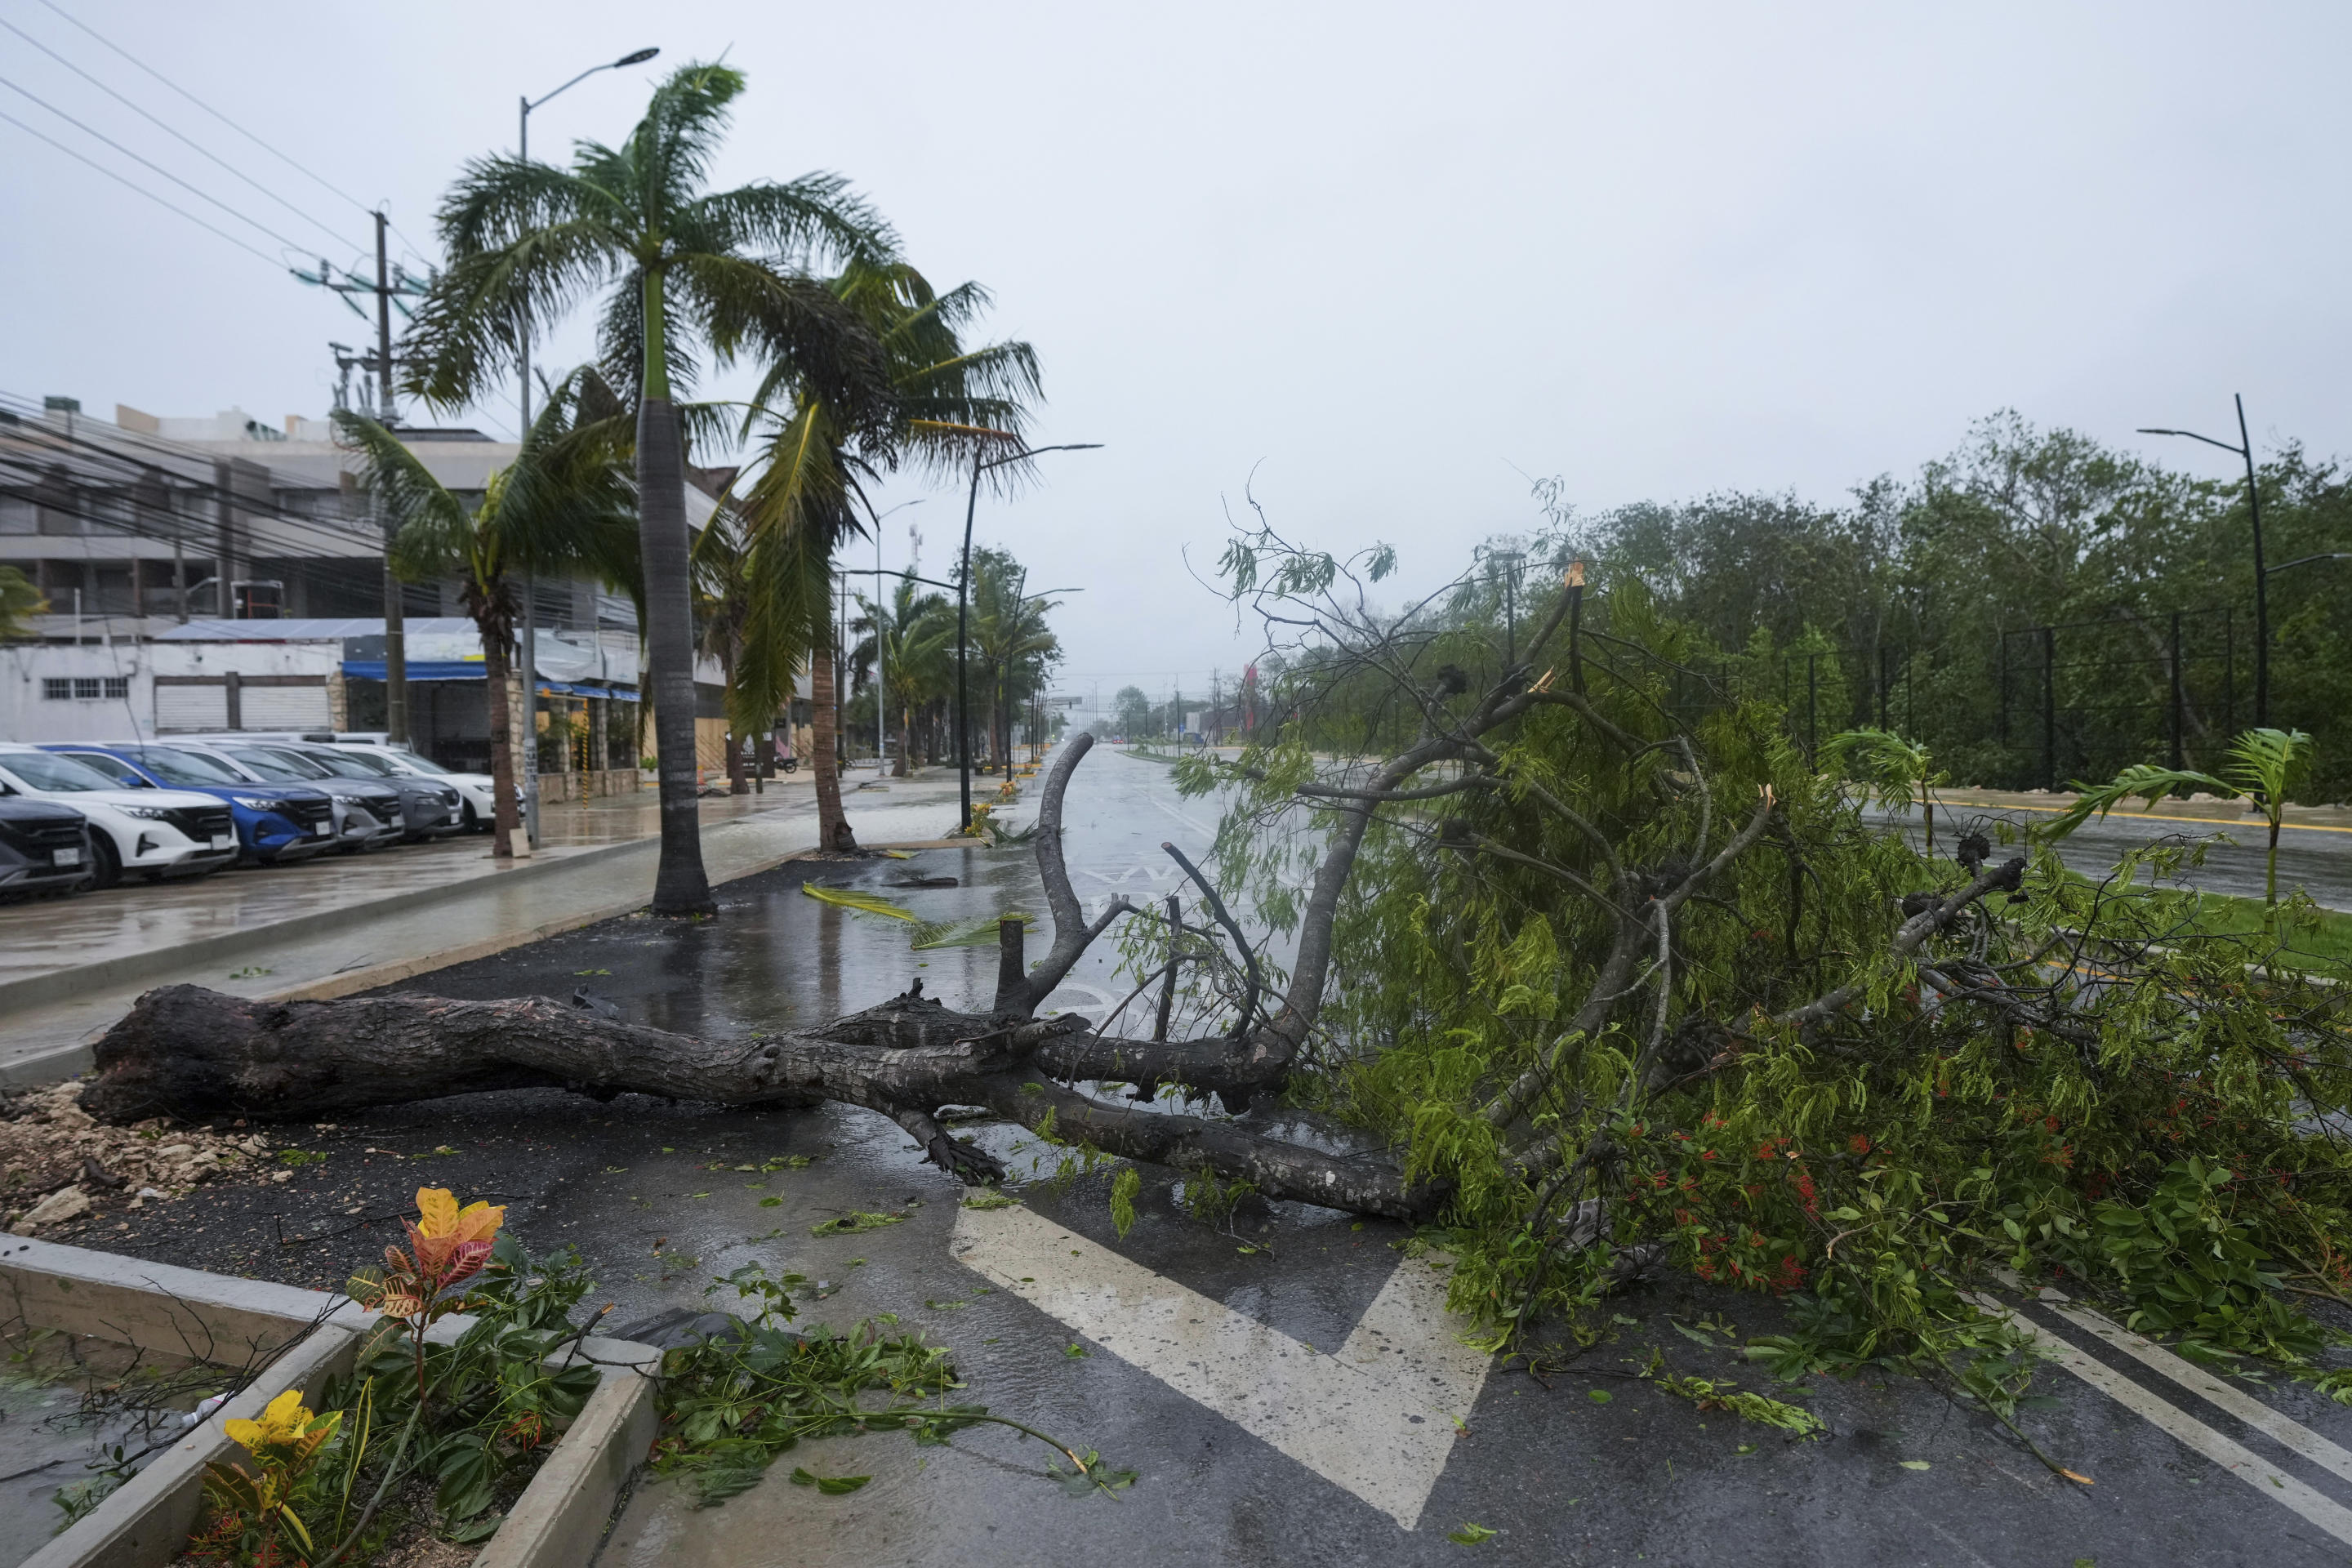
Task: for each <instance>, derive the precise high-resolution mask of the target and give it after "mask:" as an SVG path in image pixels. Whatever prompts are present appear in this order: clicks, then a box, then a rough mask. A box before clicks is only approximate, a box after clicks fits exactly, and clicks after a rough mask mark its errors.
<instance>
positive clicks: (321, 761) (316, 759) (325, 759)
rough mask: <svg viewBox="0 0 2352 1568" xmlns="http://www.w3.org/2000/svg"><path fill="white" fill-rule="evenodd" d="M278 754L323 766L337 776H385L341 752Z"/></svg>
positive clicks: (350, 777)
mask: <svg viewBox="0 0 2352 1568" xmlns="http://www.w3.org/2000/svg"><path fill="white" fill-rule="evenodd" d="M278 755H279V756H281V757H288V758H290V759H292V760H293V761H295V762H298V763H310V765H311V766H312V767H314V768H323V769H325V770H326V771H327V772H328V773H332V774H334V775H335V776H336V777H337V778H346V779H373V778H382V777H383V774H381V773H377V772H375V771H374V770H373V768H363V767H362V766H360V764H359V763H358V761H357V760H356V759H354V758H352V757H350V756H347V755H345V754H344V753H342V752H278Z"/></svg>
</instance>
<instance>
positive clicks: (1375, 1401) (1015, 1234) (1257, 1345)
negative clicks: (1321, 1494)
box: [952, 1207, 1489, 1530]
mask: <svg viewBox="0 0 2352 1568" xmlns="http://www.w3.org/2000/svg"><path fill="white" fill-rule="evenodd" d="M952 1248H953V1252H954V1256H955V1258H956V1259H957V1261H958V1262H961V1263H962V1264H963V1265H964V1266H965V1267H966V1268H971V1269H974V1270H976V1271H977V1272H979V1273H981V1274H983V1275H985V1276H987V1277H988V1278H989V1279H992V1280H993V1281H994V1282H995V1283H996V1284H997V1285H998V1286H999V1287H1000V1288H1002V1289H1004V1290H1007V1291H1009V1292H1010V1293H1012V1294H1013V1295H1015V1296H1018V1297H1020V1298H1021V1299H1022V1300H1025V1301H1028V1302H1030V1303H1031V1304H1032V1305H1034V1306H1035V1307H1037V1308H1039V1309H1040V1310H1044V1311H1045V1312H1046V1313H1048V1314H1050V1315H1051V1316H1053V1317H1055V1318H1057V1319H1059V1320H1060V1321H1062V1322H1064V1323H1066V1324H1068V1325H1069V1326H1070V1327H1071V1328H1072V1329H1074V1330H1076V1331H1078V1332H1079V1333H1082V1334H1084V1335H1086V1336H1087V1338H1088V1339H1090V1340H1092V1341H1094V1342H1096V1343H1097V1344H1098V1345H1100V1346H1102V1348H1103V1349H1105V1350H1107V1351H1108V1352H1111V1353H1112V1354H1113V1355H1116V1356H1118V1358H1119V1359H1120V1360H1121V1361H1124V1362H1126V1363H1129V1365H1131V1366H1134V1367H1136V1368H1138V1369H1139V1370H1140V1371H1142V1372H1145V1373H1150V1375H1151V1376H1153V1377H1155V1378H1157V1379H1159V1380H1160V1382H1161V1383H1164V1384H1167V1385H1168V1386H1169V1387H1171V1388H1172V1389H1174V1390H1175V1391H1176V1392H1177V1393H1179V1394H1183V1395H1184V1396H1185V1397H1186V1398H1188V1399H1192V1400H1195V1401H1197V1402H1198V1403H1200V1404H1202V1405H1206V1406H1207V1407H1208V1408H1209V1409H1211V1410H1213V1411H1214V1412H1216V1413H1217V1414H1218V1415H1222V1416H1223V1417H1224V1418H1225V1419H1226V1420H1228V1421H1231V1422H1233V1423H1234V1425H1236V1426H1240V1427H1241V1428H1243V1429H1244V1431H1246V1432H1248V1433H1250V1434H1251V1435H1252V1436H1255V1437H1258V1438H1260V1439H1261V1440H1263V1441H1265V1442H1266V1443H1268V1444H1270V1445H1272V1446H1273V1447H1276V1448H1277V1449H1279V1450H1280V1451H1281V1452H1283V1453H1284V1454H1286V1455H1288V1456H1289V1457H1290V1458H1293V1459H1296V1460H1297V1461H1298V1462H1299V1463H1300V1464H1302V1465H1305V1466H1306V1467H1307V1468H1309V1469H1311V1470H1313V1471H1314V1472H1315V1473H1316V1474H1318V1475H1319V1476H1321V1477H1323V1478H1324V1479H1326V1480H1328V1481H1331V1482H1333V1483H1334V1484H1336V1485H1338V1486H1341V1487H1344V1488H1346V1489H1348V1490H1349V1491H1350V1492H1353V1493H1354V1494H1355V1495H1356V1496H1358V1497H1360V1498H1361V1499H1363V1500H1365V1501H1366V1502H1368V1503H1370V1504H1371V1505H1372V1506H1373V1507H1374V1508H1377V1509H1379V1510H1381V1512H1383V1513H1385V1514H1387V1515H1388V1516H1389V1517H1390V1518H1391V1519H1393V1520H1395V1521H1397V1523H1398V1524H1400V1525H1402V1526H1403V1527H1404V1528H1405V1529H1407V1530H1411V1529H1412V1528H1413V1527H1414V1525H1415V1524H1417V1523H1418V1522H1419V1521H1420V1519H1421V1510H1422V1507H1423V1504H1425V1503H1426V1502H1427V1501H1428V1500H1429V1494H1430V1492H1431V1490H1432V1489H1433V1488H1434V1487H1435V1486H1436V1485H1437V1479H1438V1477H1439V1476H1441V1475H1442V1474H1444V1469H1445V1461H1446V1458H1447V1456H1448V1455H1449V1454H1450V1453H1451V1452H1452V1450H1453V1447H1454V1423H1455V1421H1456V1420H1457V1419H1461V1420H1466V1419H1468V1417H1469V1415H1470V1412H1471V1409H1472V1407H1473V1406H1474V1405H1475V1404H1476V1403H1477V1399H1478V1391H1479V1389H1480V1388H1481V1387H1483V1386H1484V1385H1485V1383H1486V1368H1487V1364H1488V1360H1489V1358H1488V1357H1487V1356H1486V1355H1485V1354H1483V1353H1482V1352H1477V1351H1474V1350H1472V1349H1471V1348H1470V1347H1468V1346H1467V1345H1465V1344H1463V1343H1461V1342H1460V1341H1459V1340H1457V1339H1456V1338H1455V1334H1456V1332H1457V1331H1458V1330H1459V1329H1460V1328H1461V1327H1463V1325H1462V1324H1461V1323H1459V1322H1457V1321H1455V1320H1454V1319H1452V1318H1450V1317H1448V1316H1447V1315H1446V1313H1445V1310H1444V1305H1445V1282H1444V1278H1443V1277H1442V1276H1440V1275H1439V1274H1438V1273H1437V1271H1436V1270H1435V1269H1434V1268H1431V1267H1430V1265H1429V1264H1427V1263H1426V1262H1423V1261H1421V1260H1419V1259H1412V1258H1408V1259H1406V1260H1405V1261H1404V1262H1403V1263H1402V1264H1400V1265H1399V1266H1398V1268H1397V1271H1396V1272H1395V1273H1394V1274H1392V1275H1391V1276H1390V1278H1389V1281H1388V1283H1387V1284H1386V1285H1384V1286H1382V1287H1381V1293H1380V1295H1379V1297H1378V1298H1376V1299H1375V1300H1373V1302H1372V1305H1371V1307H1370V1310H1368V1311H1366V1312H1365V1314H1364V1317H1363V1321H1361V1322H1360V1323H1359V1324H1358V1325H1357V1326H1356V1329H1355V1331H1354V1332H1352V1333H1350V1334H1349V1336H1348V1339H1347V1342H1345V1343H1344V1344H1342V1345H1341V1346H1340V1347H1339V1352H1338V1353H1336V1354H1326V1353H1324V1352H1318V1350H1316V1349H1315V1347H1314V1346H1312V1345H1308V1344H1304V1343H1301V1342H1299V1341H1297V1340H1294V1339H1292V1338H1291V1337H1290V1336H1289V1335H1287V1334H1285V1333H1282V1332H1280V1331H1276V1330H1274V1329H1270V1328H1268V1327H1266V1326H1265V1324H1264V1323H1261V1322H1258V1321H1256V1320H1255V1319H1253V1318H1247V1317H1244V1316H1243V1315H1242V1314H1241V1313H1239V1312H1235V1311H1233V1310H1230V1309H1228V1308H1226V1307H1225V1306H1224V1305H1223V1303H1221V1302H1218V1301H1213V1300H1210V1299H1209V1298H1208V1297H1206V1296H1203V1295H1202V1294H1200V1293H1199V1292H1198V1291H1195V1290H1192V1289H1187V1288H1185V1287H1184V1286H1182V1285H1180V1284H1178V1283H1176V1281H1174V1280H1172V1279H1168V1278H1166V1277H1165V1276H1164V1275H1160V1274H1155V1273H1153V1272H1152V1271H1151V1270H1150V1269H1149V1268H1144V1267H1143V1266H1142V1265H1140V1264H1138V1263H1135V1262H1132V1261H1130V1260H1129V1259H1128V1258H1122V1257H1120V1256H1119V1255H1118V1253H1116V1252H1113V1251H1111V1250H1110V1249H1109V1248H1108V1247H1101V1246H1097V1244H1096V1243H1094V1242H1091V1241H1089V1240H1087V1238H1086V1237H1082V1236H1079V1235H1077V1234H1076V1233H1075V1232H1072V1231H1068V1230H1065V1229H1064V1228H1063V1227H1062V1226H1058V1225H1055V1223H1054V1222H1053V1221H1051V1220H1048V1219H1046V1218H1045V1217H1044V1216H1043V1215H1038V1214H1037V1213H1035V1212H1034V1211H1033V1210H1031V1209H1028V1208H1023V1207H1015V1208H1006V1209H993V1210H988V1211H975V1210H971V1209H964V1210H961V1211H959V1212H958V1214H957V1215H956V1228H955V1239H954V1241H953V1243H952Z"/></svg>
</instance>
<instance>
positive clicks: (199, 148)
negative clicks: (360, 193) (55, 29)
mask: <svg viewBox="0 0 2352 1568" xmlns="http://www.w3.org/2000/svg"><path fill="white" fill-rule="evenodd" d="M0 27H5V28H7V29H8V30H9V31H10V32H12V33H14V34H16V36H17V37H20V38H22V39H24V40H25V41H26V43H28V44H30V45H32V46H33V47H35V48H37V49H38V50H40V51H41V53H43V54H45V55H47V56H48V57H49V58H51V59H53V60H55V61H57V62H58V64H59V65H61V66H63V67H65V68H66V69H68V70H69V71H71V72H73V73H74V75H76V76H78V77H79V78H81V79H82V80H84V81H86V82H88V83H89V84H90V86H92V87H94V88H96V89H98V90H99V91H100V92H102V93H104V94H106V95H107V97H109V98H110V99H113V100H115V101H116V102H118V103H120V104H121V105H122V106H123V107H124V108H126V109H128V110H131V112H132V113H133V114H136V115H138V116H139V117H140V118H141V119H142V120H145V121H148V122H149V123H150V124H152V125H154V126H156V127H157V128H158V129H160V130H162V131H163V132H164V133H165V134H166V135H169V136H173V137H176V138H178V139H179V140H180V141H181V142H185V143H186V144H187V145H188V146H190V147H192V148H194V149H195V151H196V152H197V153H201V154H202V155H203V156H205V157H206V158H209V159H211V160H212V161H213V162H214V163H217V164H219V165H220V166H221V167H222V168H224V169H226V170H227V171H228V172H229V173H230V174H235V175H236V177H237V178H238V179H240V180H243V181H244V182H245V183H246V184H248V185H251V186H252V187H253V188H254V189H255V190H257V191H259V192H260V193H261V194H262V195H265V196H268V198H269V199H270V200H271V201H273V202H276V203H277V204H278V205H279V206H281V207H284V208H285V209H286V210H287V211H288V212H290V213H292V214H293V215H294V216H296V217H299V218H300V219H301V220H302V221H303V222H305V223H307V224H310V225H312V226H315V227H316V228H317V229H318V230H319V231H320V233H322V234H326V235H329V236H331V237H333V238H334V239H335V241H336V242H337V243H338V244H341V245H344V246H346V247H350V248H352V249H357V248H359V247H356V246H352V244H351V242H350V241H349V240H347V239H345V238H343V237H342V236H341V235H339V234H336V233H335V231H334V228H333V227H332V226H331V225H328V224H325V223H321V222H320V220H319V219H317V218H315V217H313V216H310V214H309V213H306V212H304V211H303V210H302V209H301V208H300V207H298V206H296V205H294V204H293V203H292V202H289V201H288V200H287V199H286V198H285V197H284V196H281V195H278V193H277V192H276V191H273V190H271V189H270V188H269V187H268V186H267V185H265V184H262V183H261V182H260V181H258V180H257V179H255V178H254V177H253V176H252V175H250V174H247V173H246V172H245V171H244V170H242V169H239V168H237V167H236V165H235V164H233V163H230V162H229V161H228V160H227V159H226V158H223V157H221V156H220V155H219V154H218V153H214V152H213V151H212V150H211V149H210V148H208V147H205V146H204V145H203V144H202V143H200V142H197V141H195V140H194V138H193V137H190V136H187V135H185V134H184V133H183V132H180V131H178V130H176V129H175V128H173V126H171V125H168V124H165V123H164V122H163V121H162V120H160V119H158V118H156V117H155V116H154V115H152V114H151V113H149V112H148V111H147V110H144V109H142V108H141V107H140V106H139V105H138V104H137V103H135V102H133V101H132V100H130V99H128V98H125V97H124V96H123V95H122V94H121V93H119V92H117V91H115V90H114V89H112V88H110V87H109V86H107V85H106V84H105V83H104V82H102V81H100V80H99V79H98V78H96V77H94V76H92V75H90V74H89V72H88V71H86V70H84V69H82V68H81V67H79V66H78V65H76V64H74V63H73V61H71V60H69V59H68V58H65V56H63V55H61V54H59V53H58V52H57V50H55V49H53V48H51V47H49V46H48V45H47V44H45V43H43V42H41V40H40V39H38V38H37V37H33V36H32V35H31V34H30V33H27V32H26V31H25V30H24V29H23V28H22V27H19V26H16V24H15V23H14V22H11V21H9V20H8V19H7V18H6V17H5V16H0ZM18 90H20V91H21V90H22V89H18Z"/></svg>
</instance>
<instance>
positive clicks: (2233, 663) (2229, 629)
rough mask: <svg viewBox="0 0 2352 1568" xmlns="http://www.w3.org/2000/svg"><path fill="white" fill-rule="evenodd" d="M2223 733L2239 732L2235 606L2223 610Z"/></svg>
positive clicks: (2227, 606)
mask: <svg viewBox="0 0 2352 1568" xmlns="http://www.w3.org/2000/svg"><path fill="white" fill-rule="evenodd" d="M2221 713H2222V719H2221V732H2222V733H2223V734H2225V735H2235V734H2236V733H2237V732H2238V613H2237V610H2236V609H2235V607H2234V606H2231V605H2224V606H2222V609H2221Z"/></svg>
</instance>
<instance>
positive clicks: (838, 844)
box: [809, 627, 857, 850]
mask: <svg viewBox="0 0 2352 1568" xmlns="http://www.w3.org/2000/svg"><path fill="white" fill-rule="evenodd" d="M833 677H834V669H833V633H832V630H831V628H830V627H828V628H826V629H825V630H824V631H823V632H822V633H821V634H820V636H819V640H818V642H817V645H816V647H814V648H812V649H810V650H809V692H810V699H811V700H810V702H809V708H810V710H811V712H810V717H811V719H812V720H813V721H814V724H813V727H814V730H815V734H814V736H813V737H812V740H813V741H814V744H812V745H811V746H810V748H809V750H810V752H812V753H813V754H812V755H811V756H810V758H809V764H810V766H812V767H814V768H815V769H816V837H817V842H818V843H820V844H822V845H824V847H826V848H827V849H841V850H855V849H856V847H857V836H856V834H855V833H852V832H851V831H850V830H849V817H848V816H847V815H846V814H845V813H844V812H843V810H842V809H841V766H840V763H839V762H838V760H837V759H836V758H835V750H836V747H835V725H836V723H837V720H838V716H837V715H836V714H835V711H834V697H835V692H834V679H833Z"/></svg>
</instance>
